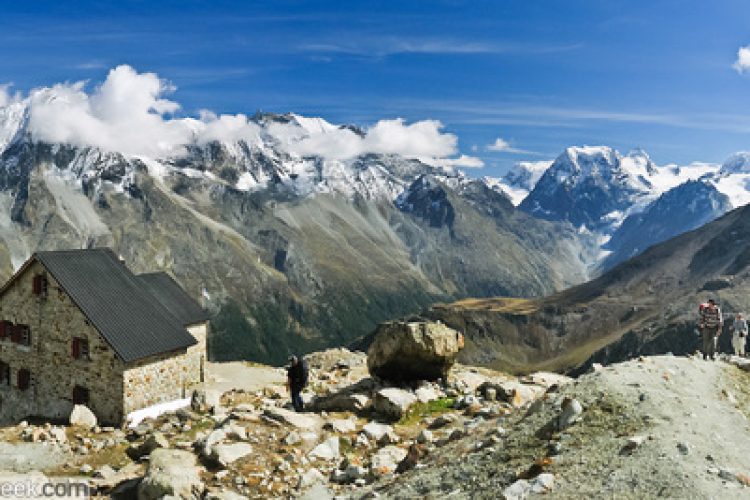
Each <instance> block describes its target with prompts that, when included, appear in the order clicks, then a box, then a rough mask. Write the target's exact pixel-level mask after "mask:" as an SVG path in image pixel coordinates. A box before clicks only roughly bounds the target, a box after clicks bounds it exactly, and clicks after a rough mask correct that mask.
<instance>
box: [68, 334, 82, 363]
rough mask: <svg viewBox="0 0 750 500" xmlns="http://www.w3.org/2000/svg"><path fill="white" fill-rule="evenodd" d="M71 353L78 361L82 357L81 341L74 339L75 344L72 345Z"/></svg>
mask: <svg viewBox="0 0 750 500" xmlns="http://www.w3.org/2000/svg"><path fill="white" fill-rule="evenodd" d="M70 348H71V350H70V353H71V354H72V355H73V358H74V359H78V358H80V357H81V339H79V338H74V339H73V343H72V344H71V345H70Z"/></svg>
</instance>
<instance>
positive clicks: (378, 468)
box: [370, 446, 407, 477]
mask: <svg viewBox="0 0 750 500" xmlns="http://www.w3.org/2000/svg"><path fill="white" fill-rule="evenodd" d="M406 455H407V451H406V450H404V449H403V448H399V447H397V446H386V447H385V448H381V449H380V450H378V451H377V452H376V453H375V454H374V455H373V456H372V457H371V458H370V472H371V473H372V475H373V476H376V477H379V476H383V475H385V474H392V473H394V472H396V467H398V464H399V463H401V461H402V460H403V459H404V458H406Z"/></svg>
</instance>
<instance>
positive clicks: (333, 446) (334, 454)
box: [309, 436, 340, 460]
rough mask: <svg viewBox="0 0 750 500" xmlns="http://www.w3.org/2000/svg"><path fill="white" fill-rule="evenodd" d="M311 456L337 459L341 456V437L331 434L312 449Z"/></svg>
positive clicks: (322, 458)
mask: <svg viewBox="0 0 750 500" xmlns="http://www.w3.org/2000/svg"><path fill="white" fill-rule="evenodd" d="M309 456H310V457H311V458H319V459H321V460H335V459H337V458H339V456H340V455H339V437H338V436H331V437H330V438H328V439H326V440H325V441H323V442H322V443H320V444H319V445H318V446H316V447H315V448H313V449H312V451H311V452H310V453H309Z"/></svg>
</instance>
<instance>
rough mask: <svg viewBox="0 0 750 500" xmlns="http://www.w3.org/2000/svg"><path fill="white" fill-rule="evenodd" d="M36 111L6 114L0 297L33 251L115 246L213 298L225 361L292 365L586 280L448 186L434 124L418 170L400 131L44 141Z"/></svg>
mask: <svg viewBox="0 0 750 500" xmlns="http://www.w3.org/2000/svg"><path fill="white" fill-rule="evenodd" d="M48 90H49V89H48ZM73 90H74V91H75V89H73ZM45 92H46V94H45V96H44V98H45V100H44V103H47V104H48V103H56V104H55V105H59V104H60V103H65V102H67V101H71V102H76V99H79V100H80V99H83V97H82V96H81V95H79V94H76V93H75V92H73V95H64V94H61V95H57V96H52V95H51V94H52V93H53V92H52V90H49V91H45ZM32 101H33V99H32V98H28V99H26V100H14V101H13V102H12V103H11V104H10V105H9V106H6V107H2V108H0V140H1V141H2V142H0V145H1V146H2V147H1V148H0V279H3V278H7V277H8V276H9V275H10V274H11V273H12V272H13V271H14V270H15V269H17V268H18V266H19V265H20V264H21V263H22V262H23V261H24V260H25V259H26V258H28V256H29V255H30V254H31V253H32V252H34V251H35V250H38V249H59V248H77V247H91V246H103V245H106V246H111V247H113V248H114V249H115V251H116V252H117V253H119V254H121V255H122V256H123V257H124V258H125V259H126V260H127V262H128V264H129V266H131V267H132V268H134V269H135V270H136V271H153V270H158V269H161V270H166V271H169V272H170V273H172V274H173V275H174V276H175V277H176V278H177V279H178V281H180V282H181V283H182V284H183V285H184V286H185V288H186V289H187V290H190V291H196V292H197V291H199V290H202V289H203V288H206V289H207V290H208V292H209V295H210V296H211V303H210V304H209V305H210V307H211V309H212V311H213V312H214V314H215V317H214V322H213V323H212V331H213V335H214V336H213V338H212V340H211V346H212V356H214V357H217V358H220V359H228V358H234V359H238V358H240V359H241V358H245V359H262V360H266V361H274V362H283V360H285V359H286V356H287V355H288V352H289V351H290V350H294V351H297V352H299V351H305V350H308V349H317V348H321V347H325V346H329V345H332V344H336V345H340V344H342V343H345V342H347V341H349V340H351V339H352V338H354V337H356V336H359V335H364V334H366V333H368V332H369V331H371V329H372V328H373V327H374V326H375V324H377V323H378V322H380V321H383V320H386V319H390V318H393V317H398V316H401V315H404V314H409V313H413V312H417V311H419V310H421V309H422V308H424V307H425V306H427V305H429V304H431V303H434V302H435V301H442V300H450V299H453V298H459V297H468V296H488V295H524V296H530V295H539V294H543V293H548V292H552V291H555V290H559V289H561V288H563V287H565V286H569V285H572V284H575V283H579V282H581V281H583V280H585V279H586V277H587V274H586V272H587V266H586V263H585V262H584V259H585V256H586V255H588V253H590V251H591V250H590V244H589V243H588V241H587V240H586V238H583V237H581V236H580V235H578V234H577V233H576V232H575V231H574V230H573V229H572V228H571V227H570V226H569V225H567V224H558V223H553V222H548V221H541V220H538V219H536V218H534V217H531V216H529V215H528V214H525V213H523V212H521V211H519V210H517V209H516V208H515V207H513V205H512V204H511V203H510V202H509V201H508V200H507V198H506V197H505V196H504V195H501V194H499V193H497V192H495V191H492V190H491V189H489V188H488V187H487V186H486V185H485V184H484V183H483V182H481V181H479V180H475V179H470V178H468V177H465V176H463V175H460V174H459V173H457V172H453V171H452V169H451V168H446V167H445V164H446V159H447V161H448V162H449V163H450V157H449V156H448V155H451V154H453V152H454V149H453V146H452V142H451V140H448V141H447V144H448V146H450V147H447V148H445V147H443V148H435V147H434V146H433V145H432V143H431V141H433V140H443V141H445V138H444V137H441V136H439V135H436V134H435V133H434V132H435V130H436V127H437V125H435V124H426V125H425V124H422V125H420V127H421V128H420V129H419V130H417V131H416V132H415V133H416V134H417V136H418V137H419V139H420V141H421V142H420V141H417V145H418V146H419V148H421V149H419V148H417V149H416V150H415V151H414V152H413V154H400V153H399V151H400V150H403V149H404V148H403V147H402V146H403V145H399V144H400V143H398V142H397V141H396V142H395V143H394V141H393V140H392V137H396V139H402V138H403V135H404V134H407V133H410V132H409V130H408V128H409V127H410V126H411V125H405V124H404V123H402V122H400V121H398V120H394V121H390V122H388V123H386V124H385V125H383V126H381V128H380V129H377V128H376V127H371V128H370V129H367V130H362V129H359V128H357V127H354V126H339V125H334V124H331V123H328V122H326V121H325V120H322V119H319V118H307V117H302V116H300V115H296V114H291V113H289V114H283V115H277V114H267V113H264V114H257V115H255V116H253V117H250V118H246V117H242V116H238V117H232V118H231V119H229V118H226V117H225V118H218V117H208V118H201V120H197V119H185V120H182V119H181V120H180V121H172V122H170V121H168V120H162V121H163V123H161V124H159V125H158V127H156V128H154V133H160V134H161V133H163V134H164V136H163V137H162V136H161V135H159V136H156V137H150V136H144V135H137V136H136V137H134V138H132V140H129V141H128V142H127V143H121V142H111V141H112V138H113V137H114V138H115V139H117V140H119V139H120V136H119V135H118V134H120V133H122V134H128V133H131V132H132V133H134V134H139V131H138V130H133V129H132V127H121V126H120V124H119V123H115V124H112V123H109V122H106V121H102V120H100V119H99V118H97V117H94V118H92V117H90V116H87V117H83V118H81V117H77V118H76V120H75V121H74V122H70V123H69V122H66V121H64V120H63V122H62V125H64V126H57V127H52V126H51V125H50V124H51V123H54V120H55V119H57V120H60V119H61V118H60V117H59V116H58V117H56V118H55V117H52V118H53V119H52V120H51V121H49V122H41V123H40V121H39V120H40V116H39V114H38V113H36V114H35V112H34V111H33V106H34V104H33V102H32ZM47 104H45V106H46V105H47ZM154 105H155V106H156V105H159V106H165V105H164V104H163V103H162V104H158V103H157V104H154ZM43 109H46V108H43ZM87 109H88V108H85V110H84V111H86V110H87ZM67 110H68V108H65V109H64V110H63V111H65V112H66V113H67ZM76 111H77V112H79V113H80V112H81V111H80V110H76ZM123 112H125V113H127V112H129V109H126V110H124V111H123ZM61 116H62V117H63V118H65V119H67V117H68V116H70V115H69V114H65V113H63V114H62V115H61ZM159 119H160V118H159V117H158V116H156V115H154V116H150V115H149V116H146V117H145V118H144V120H145V121H144V123H142V124H140V125H141V126H143V127H152V128H153V127H154V125H153V123H151V122H152V121H154V120H157V121H158V120H159ZM97 120H98V121H97ZM222 120H223V121H222ZM89 121H93V122H94V123H95V125H96V126H94V127H92V128H91V129H90V130H89V129H86V130H81V129H80V127H81V123H84V124H85V123H88V122H89ZM58 125H60V124H59V123H58ZM45 127H48V128H45ZM50 127H51V128H50ZM107 127H110V128H112V129H113V130H114V131H115V132H117V133H112V134H109V135H106V134H105V135H106V137H104V138H102V136H101V135H97V134H98V133H99V132H100V129H101V128H105V129H106V128H107ZM394 130H395V132H394ZM40 131H41V132H43V133H44V134H47V135H44V134H42V135H41V136H40ZM40 137H59V138H60V140H58V141H52V140H49V139H46V140H43V139H41V138H40ZM144 138H145V139H146V142H145V143H144ZM157 139H158V140H157ZM161 139H163V141H162V140H161ZM449 139H450V138H449ZM97 141H98V142H97ZM120 146H127V148H124V149H123V150H120V149H119V148H120ZM373 151H374V152H373ZM436 158H437V159H438V160H440V161H432V160H435V159H436ZM549 234H556V235H557V238H554V239H550V238H549Z"/></svg>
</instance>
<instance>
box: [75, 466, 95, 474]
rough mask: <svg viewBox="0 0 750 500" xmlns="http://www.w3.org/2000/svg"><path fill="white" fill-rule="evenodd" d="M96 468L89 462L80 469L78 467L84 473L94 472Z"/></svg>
mask: <svg viewBox="0 0 750 500" xmlns="http://www.w3.org/2000/svg"><path fill="white" fill-rule="evenodd" d="M93 470H94V468H93V467H91V466H90V465H89V464H83V465H82V466H81V468H80V469H78V472H80V473H81V474H84V475H88V474H91V472H93Z"/></svg>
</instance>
